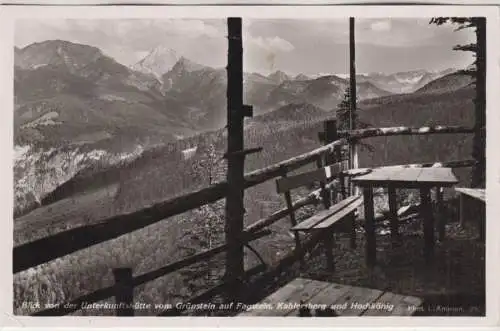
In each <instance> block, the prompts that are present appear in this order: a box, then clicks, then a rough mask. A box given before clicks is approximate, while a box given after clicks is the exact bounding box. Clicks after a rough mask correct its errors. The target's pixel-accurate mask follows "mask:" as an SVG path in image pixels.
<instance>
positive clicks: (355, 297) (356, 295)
mask: <svg viewBox="0 0 500 331" xmlns="http://www.w3.org/2000/svg"><path fill="white" fill-rule="evenodd" d="M383 293H384V292H382V291H380V290H376V289H371V288H365V287H357V286H349V291H347V292H345V293H344V294H342V295H341V296H339V297H338V298H337V300H336V301H335V302H334V303H333V304H344V305H346V309H339V311H338V312H337V313H338V315H339V316H360V315H362V314H363V313H364V312H365V310H367V309H368V308H369V305H370V304H371V303H372V302H374V301H375V300H377V299H378V298H379V297H380V296H381V295H382V294H383Z"/></svg>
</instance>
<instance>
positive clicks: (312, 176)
mask: <svg viewBox="0 0 500 331" xmlns="http://www.w3.org/2000/svg"><path fill="white" fill-rule="evenodd" d="M345 169H347V162H346V161H343V162H338V163H335V164H332V165H329V166H326V167H323V168H321V169H316V170H312V171H309V172H304V173H301V174H297V175H294V176H288V177H284V178H280V179H277V180H276V191H277V192H278V193H283V192H286V191H290V190H292V189H294V188H297V187H301V186H304V185H309V184H311V183H314V182H321V181H325V180H327V179H330V178H333V177H336V176H338V175H339V174H340V173H341V172H342V171H344V170H345Z"/></svg>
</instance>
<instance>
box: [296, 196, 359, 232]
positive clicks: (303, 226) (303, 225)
mask: <svg viewBox="0 0 500 331" xmlns="http://www.w3.org/2000/svg"><path fill="white" fill-rule="evenodd" d="M358 199H361V196H352V197H349V198H347V199H345V200H342V201H341V202H339V203H337V204H335V205H333V206H332V207H330V209H325V210H322V211H320V212H318V213H317V214H315V215H314V216H312V217H310V218H308V219H306V220H305V221H303V222H300V223H299V224H297V226H294V227H293V228H292V229H291V230H292V231H305V230H308V229H310V228H312V227H314V226H315V225H316V224H318V223H320V222H321V221H323V220H324V219H325V218H327V217H329V216H330V215H332V214H335V213H337V212H339V211H340V210H342V209H344V208H346V207H347V206H349V205H350V204H351V203H354V202H356V200H358Z"/></svg>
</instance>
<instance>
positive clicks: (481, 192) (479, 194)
mask: <svg viewBox="0 0 500 331" xmlns="http://www.w3.org/2000/svg"><path fill="white" fill-rule="evenodd" d="M455 191H457V192H460V193H462V194H465V195H468V196H470V197H473V198H475V199H478V200H481V201H483V202H485V203H486V190H485V189H484V188H465V187H455Z"/></svg>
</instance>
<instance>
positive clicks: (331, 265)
mask: <svg viewBox="0 0 500 331" xmlns="http://www.w3.org/2000/svg"><path fill="white" fill-rule="evenodd" d="M334 242H335V236H334V235H333V231H329V232H328V235H327V236H325V238H324V239H323V247H324V249H325V255H326V267H327V268H328V270H330V271H335V260H334V257H333V246H334Z"/></svg>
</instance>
